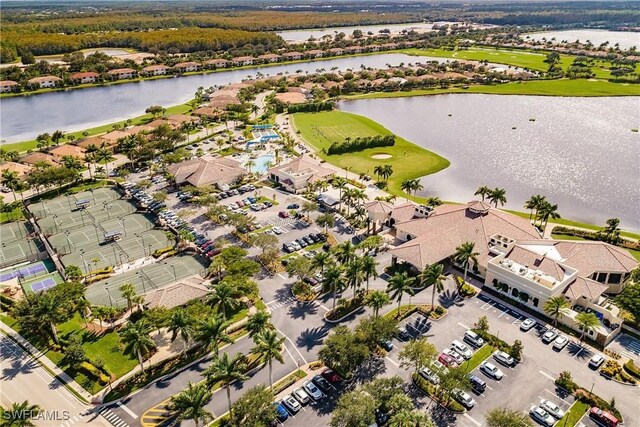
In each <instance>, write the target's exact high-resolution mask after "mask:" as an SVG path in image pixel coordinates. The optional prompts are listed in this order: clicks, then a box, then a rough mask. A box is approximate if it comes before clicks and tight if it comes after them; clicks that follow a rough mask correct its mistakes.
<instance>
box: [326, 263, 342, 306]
mask: <svg viewBox="0 0 640 427" xmlns="http://www.w3.org/2000/svg"><path fill="white" fill-rule="evenodd" d="M344 287H345V283H344V276H343V271H342V267H340V266H339V265H335V264H334V265H332V266H330V267H329V268H328V269H327V271H326V272H325V273H324V277H323V278H322V291H323V292H331V293H332V295H333V307H332V310H335V309H336V295H337V294H338V292H342V291H343V290H344Z"/></svg>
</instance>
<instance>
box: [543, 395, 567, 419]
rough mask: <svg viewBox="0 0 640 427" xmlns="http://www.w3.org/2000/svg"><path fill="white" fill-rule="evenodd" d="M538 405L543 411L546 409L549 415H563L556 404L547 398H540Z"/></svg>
mask: <svg viewBox="0 0 640 427" xmlns="http://www.w3.org/2000/svg"><path fill="white" fill-rule="evenodd" d="M540 407H541V408H542V409H544V410H545V411H547V412H548V413H550V414H551V415H553V416H554V417H556V418H557V419H560V418H562V417H564V411H563V410H562V409H560V407H559V406H558V405H556V404H555V403H553V402H551V401H549V400H546V399H542V400H541V401H540Z"/></svg>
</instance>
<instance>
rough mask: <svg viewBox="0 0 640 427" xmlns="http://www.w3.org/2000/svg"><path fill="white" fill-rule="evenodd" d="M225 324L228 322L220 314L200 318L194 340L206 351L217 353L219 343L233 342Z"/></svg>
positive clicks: (227, 324)
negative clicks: (204, 318)
mask: <svg viewBox="0 0 640 427" xmlns="http://www.w3.org/2000/svg"><path fill="white" fill-rule="evenodd" d="M227 326H229V323H228V322H226V321H225V320H224V319H223V318H222V316H220V315H217V316H215V317H209V318H208V319H206V320H202V321H201V322H200V323H199V324H198V327H197V329H196V332H195V340H196V341H197V342H199V343H201V344H202V345H203V346H204V347H205V349H206V350H207V351H212V352H214V353H215V354H216V355H217V354H218V351H219V350H220V343H222V342H225V343H227V344H231V343H232V342H233V340H232V339H231V337H230V336H229V335H228V334H227V332H226V329H227Z"/></svg>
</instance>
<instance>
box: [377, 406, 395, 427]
mask: <svg viewBox="0 0 640 427" xmlns="http://www.w3.org/2000/svg"><path fill="white" fill-rule="evenodd" d="M374 415H375V416H376V422H375V424H374V425H375V426H376V427H382V426H384V425H386V424H387V423H388V422H389V418H391V417H390V416H389V413H387V412H382V411H381V410H380V408H376V410H375V411H374Z"/></svg>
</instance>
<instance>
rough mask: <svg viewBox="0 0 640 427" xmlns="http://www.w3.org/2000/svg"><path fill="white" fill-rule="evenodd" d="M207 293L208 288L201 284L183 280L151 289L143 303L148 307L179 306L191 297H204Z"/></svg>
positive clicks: (191, 298)
mask: <svg viewBox="0 0 640 427" xmlns="http://www.w3.org/2000/svg"><path fill="white" fill-rule="evenodd" d="M208 293H209V289H207V287H206V286H204V285H202V284H195V283H191V282H186V281H183V282H180V283H176V284H173V285H169V286H166V287H164V288H161V289H156V290H153V291H151V292H150V293H148V294H147V295H146V296H145V298H144V304H145V305H146V306H147V307H148V308H153V307H166V308H173V307H179V306H181V305H184V304H186V303H188V302H189V301H191V300H193V299H196V298H204V297H206V296H207V294H208Z"/></svg>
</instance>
